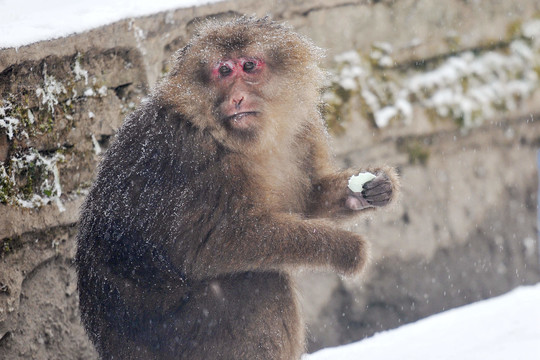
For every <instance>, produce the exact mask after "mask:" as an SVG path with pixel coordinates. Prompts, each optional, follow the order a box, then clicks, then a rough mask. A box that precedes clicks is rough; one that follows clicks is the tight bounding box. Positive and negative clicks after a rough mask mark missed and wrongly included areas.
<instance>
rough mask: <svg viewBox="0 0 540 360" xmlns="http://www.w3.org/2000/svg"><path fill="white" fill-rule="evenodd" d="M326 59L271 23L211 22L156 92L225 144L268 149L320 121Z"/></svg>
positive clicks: (250, 20)
mask: <svg viewBox="0 0 540 360" xmlns="http://www.w3.org/2000/svg"><path fill="white" fill-rule="evenodd" d="M321 56H322V51H321V50H320V49H319V48H317V47H316V46H314V45H313V44H312V43H311V42H310V41H308V40H307V39H305V38H304V37H302V36H300V35H298V34H296V33H294V32H293V31H292V30H291V29H290V28H288V27H286V26H284V25H281V24H278V23H276V22H273V21H271V20H269V19H267V18H264V19H254V18H246V17H242V18H239V19H236V20H233V21H230V22H225V23H223V22H218V21H209V22H207V23H205V24H204V25H202V26H201V27H200V28H199V29H198V33H197V34H196V35H195V37H194V38H193V39H192V40H191V41H190V42H189V43H188V45H187V46H186V47H184V48H183V49H181V50H179V51H178V53H177V55H176V59H175V62H174V65H173V68H172V70H171V73H170V74H169V75H168V77H167V78H166V80H165V81H164V82H163V83H162V85H161V86H160V91H159V94H160V95H161V96H162V97H163V98H164V99H165V100H166V101H167V102H168V103H169V104H171V105H172V106H173V107H174V108H175V109H177V111H178V112H179V113H181V114H182V115H183V116H184V117H185V118H186V119H187V120H188V121H190V122H192V124H193V125H194V126H195V127H197V128H199V129H201V130H202V131H209V132H210V133H211V134H212V136H214V137H215V138H216V139H217V140H218V141H220V142H222V143H223V144H224V145H225V146H227V147H229V148H232V149H234V148H237V147H241V148H242V149H243V151H245V150H246V145H247V146H248V147H249V148H252V149H253V151H256V149H264V148H266V149H267V148H268V147H269V146H272V144H273V143H274V142H275V141H277V139H279V141H280V143H283V140H284V137H287V136H289V137H290V136H291V135H294V134H295V133H296V132H297V131H298V130H299V129H301V127H302V126H305V125H306V123H307V122H309V121H319V118H320V115H319V114H318V107H319V104H320V89H321V87H322V83H323V80H324V76H325V75H324V72H323V71H322V70H321V69H320V68H319V66H318V62H319V60H320V58H321Z"/></svg>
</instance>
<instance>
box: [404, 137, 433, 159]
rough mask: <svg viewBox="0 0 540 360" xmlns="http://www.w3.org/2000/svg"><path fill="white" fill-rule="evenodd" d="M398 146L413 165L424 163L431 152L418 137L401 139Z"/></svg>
mask: <svg viewBox="0 0 540 360" xmlns="http://www.w3.org/2000/svg"><path fill="white" fill-rule="evenodd" d="M399 148H400V149H401V151H404V152H405V153H407V155H408V157H409V163H410V164H413V165H415V164H419V165H426V164H427V162H428V160H429V157H430V154H431V152H430V151H429V148H428V147H427V146H426V145H425V143H423V142H422V141H420V140H418V139H411V140H404V141H401V143H400V144H399Z"/></svg>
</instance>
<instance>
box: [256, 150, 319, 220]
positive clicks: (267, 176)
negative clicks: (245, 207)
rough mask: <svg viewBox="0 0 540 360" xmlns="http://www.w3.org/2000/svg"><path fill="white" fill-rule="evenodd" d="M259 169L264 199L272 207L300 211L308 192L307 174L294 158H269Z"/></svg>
mask: <svg viewBox="0 0 540 360" xmlns="http://www.w3.org/2000/svg"><path fill="white" fill-rule="evenodd" d="M261 165H264V168H262V169H260V170H261V171H260V174H259V179H260V182H261V187H260V189H261V193H260V194H259V196H261V195H262V197H263V198H264V200H265V201H266V202H267V203H268V205H269V206H271V207H272V208H274V209H277V210H279V211H285V212H302V211H303V210H304V208H305V205H306V199H307V194H308V192H309V186H310V185H309V174H306V173H305V171H304V170H303V169H302V167H301V166H299V164H298V162H297V161H294V159H269V160H267V161H266V162H264V163H263V164H261Z"/></svg>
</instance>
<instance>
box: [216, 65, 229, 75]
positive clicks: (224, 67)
mask: <svg viewBox="0 0 540 360" xmlns="http://www.w3.org/2000/svg"><path fill="white" fill-rule="evenodd" d="M218 71H219V75H221V76H227V75H229V74H230V73H231V72H232V69H231V68H230V67H229V66H227V65H221V66H220V67H219V70H218Z"/></svg>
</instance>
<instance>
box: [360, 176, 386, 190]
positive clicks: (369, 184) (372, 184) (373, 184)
mask: <svg viewBox="0 0 540 360" xmlns="http://www.w3.org/2000/svg"><path fill="white" fill-rule="evenodd" d="M387 183H390V179H388V176H387V175H386V174H385V173H381V174H379V175H377V177H376V178H375V179H373V180H371V181H368V182H366V183H365V184H364V186H363V188H364V189H373V188H376V187H378V186H381V185H383V184H387Z"/></svg>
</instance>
